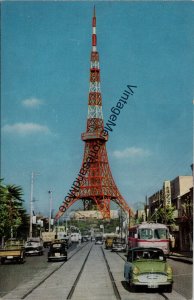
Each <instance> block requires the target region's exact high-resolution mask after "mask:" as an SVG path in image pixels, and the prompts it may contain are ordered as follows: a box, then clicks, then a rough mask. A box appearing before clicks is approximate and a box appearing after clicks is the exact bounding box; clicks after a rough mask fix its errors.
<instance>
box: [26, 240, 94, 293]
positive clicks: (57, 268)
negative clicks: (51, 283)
mask: <svg viewBox="0 0 194 300" xmlns="http://www.w3.org/2000/svg"><path fill="white" fill-rule="evenodd" d="M88 243H89V242H87V243H85V244H84V245H83V246H82V247H80V248H79V249H77V251H75V252H74V253H72V254H71V255H70V256H69V257H68V260H70V259H71V258H72V257H73V256H75V255H76V254H77V253H78V252H79V251H81V250H82V249H83V248H84V247H85V246H86V245H88ZM65 263H66V261H64V262H63V263H61V264H60V265H59V266H58V267H56V268H55V269H54V270H53V271H52V272H51V273H50V274H49V275H47V276H46V277H44V278H43V279H42V280H41V281H40V282H39V283H38V284H36V285H35V286H34V287H33V288H31V289H30V290H29V291H28V292H27V293H25V294H24V295H23V296H22V297H21V299H25V298H26V297H27V296H29V295H30V294H31V293H32V292H33V291H35V290H36V289H37V288H38V287H39V286H40V285H41V284H43V283H44V282H45V281H46V280H47V279H48V278H49V277H51V276H52V275H53V274H54V273H55V272H57V271H58V270H59V269H60V268H61V267H62V266H63V265H64V264H65Z"/></svg>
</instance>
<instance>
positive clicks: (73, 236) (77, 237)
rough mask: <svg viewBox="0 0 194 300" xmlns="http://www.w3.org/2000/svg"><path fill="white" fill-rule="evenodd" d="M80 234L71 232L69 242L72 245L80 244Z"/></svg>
mask: <svg viewBox="0 0 194 300" xmlns="http://www.w3.org/2000/svg"><path fill="white" fill-rule="evenodd" d="M81 238H82V237H81V234H80V233H78V232H72V233H71V241H72V243H79V242H81Z"/></svg>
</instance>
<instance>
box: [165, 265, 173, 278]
mask: <svg viewBox="0 0 194 300" xmlns="http://www.w3.org/2000/svg"><path fill="white" fill-rule="evenodd" d="M166 273H167V276H172V268H171V267H170V266H167V268H166Z"/></svg>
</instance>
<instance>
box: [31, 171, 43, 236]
mask: <svg viewBox="0 0 194 300" xmlns="http://www.w3.org/2000/svg"><path fill="white" fill-rule="evenodd" d="M35 175H40V174H39V173H34V172H32V174H31V191H30V231H29V237H30V238H31V237H32V215H33V202H34V199H33V197H34V176H35Z"/></svg>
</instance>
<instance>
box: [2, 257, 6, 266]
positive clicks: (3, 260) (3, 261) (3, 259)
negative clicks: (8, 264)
mask: <svg viewBox="0 0 194 300" xmlns="http://www.w3.org/2000/svg"><path fill="white" fill-rule="evenodd" d="M4 263H5V258H3V257H2V258H1V264H2V265H4Z"/></svg>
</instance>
